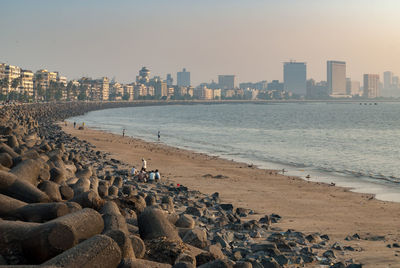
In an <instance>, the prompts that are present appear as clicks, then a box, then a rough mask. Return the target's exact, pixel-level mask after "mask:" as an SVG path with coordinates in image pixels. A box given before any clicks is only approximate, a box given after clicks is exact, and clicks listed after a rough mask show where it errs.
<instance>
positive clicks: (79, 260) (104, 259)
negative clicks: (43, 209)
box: [42, 235, 121, 268]
mask: <svg viewBox="0 0 400 268" xmlns="http://www.w3.org/2000/svg"><path fill="white" fill-rule="evenodd" d="M120 261H121V252H120V249H119V247H118V245H117V243H115V241H114V240H112V239H111V238H110V237H108V236H105V235H96V236H93V237H92V238H89V239H87V240H86V241H84V242H82V243H80V244H79V245H77V246H75V247H73V248H71V249H69V250H67V251H65V252H63V253H62V254H60V255H58V256H56V257H54V258H52V259H50V260H48V261H47V262H45V263H43V264H42V265H43V266H46V265H54V266H57V267H80V268H85V267H88V268H89V267H97V268H101V267H104V268H109V267H117V266H118V264H119V263H120Z"/></svg>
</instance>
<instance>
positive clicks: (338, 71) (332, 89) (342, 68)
mask: <svg viewBox="0 0 400 268" xmlns="http://www.w3.org/2000/svg"><path fill="white" fill-rule="evenodd" d="M327 82H328V91H329V94H330V95H331V96H339V97H340V96H344V95H346V62H344V61H328V62H327Z"/></svg>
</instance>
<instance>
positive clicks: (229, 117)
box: [69, 102, 400, 202]
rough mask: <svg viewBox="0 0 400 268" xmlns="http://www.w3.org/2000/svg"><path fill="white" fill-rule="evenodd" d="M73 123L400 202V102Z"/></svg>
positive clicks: (141, 112)
mask: <svg viewBox="0 0 400 268" xmlns="http://www.w3.org/2000/svg"><path fill="white" fill-rule="evenodd" d="M69 121H70V122H77V124H82V123H83V122H84V123H85V125H86V126H89V127H92V128H97V129H100V130H104V131H108V132H112V133H115V134H122V130H123V129H126V135H127V136H132V137H134V138H139V139H143V140H145V141H149V142H160V143H163V144H166V145H170V146H174V147H179V148H183V149H189V150H192V151H196V152H200V153H206V154H209V155H213V156H219V157H221V158H225V159H228V160H234V161H238V162H245V163H248V164H249V165H251V164H252V165H255V166H257V167H259V168H265V169H276V170H279V171H280V172H281V173H282V172H283V173H284V174H285V175H292V176H299V177H301V178H303V179H305V180H310V181H318V182H324V183H329V184H331V183H332V184H335V185H336V186H343V187H349V188H350V189H351V191H354V192H360V193H368V194H375V197H376V198H377V199H380V200H384V201H394V202H400V103H395V102H393V103H387V102H377V103H363V102H352V103H347V102H345V103H337V102H304V103H303V102H301V103H244V104H243V103H241V104H239V103H227V104H194V105H162V106H144V107H129V108H116V109H107V110H99V111H93V112H89V113H87V114H85V115H83V116H78V117H74V118H70V119H69ZM158 132H160V136H161V138H160V141H158V138H157V134H158Z"/></svg>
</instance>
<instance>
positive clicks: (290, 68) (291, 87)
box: [283, 61, 307, 96]
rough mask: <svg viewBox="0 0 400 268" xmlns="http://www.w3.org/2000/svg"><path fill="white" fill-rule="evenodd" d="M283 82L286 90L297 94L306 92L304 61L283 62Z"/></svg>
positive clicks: (305, 67)
mask: <svg viewBox="0 0 400 268" xmlns="http://www.w3.org/2000/svg"><path fill="white" fill-rule="evenodd" d="M283 83H284V89H285V90H286V91H291V92H293V93H294V94H297V95H303V96H304V95H306V93H307V65H306V63H305V62H294V61H290V62H285V63H284V64H283Z"/></svg>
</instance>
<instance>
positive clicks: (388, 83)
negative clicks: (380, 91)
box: [383, 71, 393, 89]
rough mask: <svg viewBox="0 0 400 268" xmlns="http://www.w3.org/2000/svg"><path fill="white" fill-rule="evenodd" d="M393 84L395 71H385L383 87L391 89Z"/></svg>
mask: <svg viewBox="0 0 400 268" xmlns="http://www.w3.org/2000/svg"><path fill="white" fill-rule="evenodd" d="M392 85H393V73H392V72H390V71H387V72H384V73H383V88H384V89H391V88H392Z"/></svg>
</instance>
